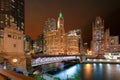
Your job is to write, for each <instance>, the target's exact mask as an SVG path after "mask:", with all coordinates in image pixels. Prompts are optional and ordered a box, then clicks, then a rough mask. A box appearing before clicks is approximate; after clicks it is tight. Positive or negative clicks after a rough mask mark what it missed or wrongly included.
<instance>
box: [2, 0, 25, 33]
mask: <svg viewBox="0 0 120 80" xmlns="http://www.w3.org/2000/svg"><path fill="white" fill-rule="evenodd" d="M11 23H15V24H17V29H19V30H20V31H23V32H24V0H0V29H4V27H6V26H10V25H11Z"/></svg>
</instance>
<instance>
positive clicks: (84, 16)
mask: <svg viewBox="0 0 120 80" xmlns="http://www.w3.org/2000/svg"><path fill="white" fill-rule="evenodd" d="M108 3H109V4H108ZM119 4H120V1H119V0H116V1H108V0H103V1H99V2H98V1H95V0H91V1H79V0H76V1H73V0H69V1H65V0H56V1H52V0H49V1H48V0H44V1H38V0H34V1H32V0H29V1H27V0H26V1H25V33H26V34H28V35H30V36H31V37H32V39H36V38H37V36H38V34H40V33H42V31H43V25H44V22H45V21H46V20H47V19H48V18H55V19H56V20H57V18H58V14H59V12H60V11H61V12H62V13H63V17H64V19H65V32H68V31H69V30H72V29H77V28H81V30H82V36H83V40H84V42H88V41H90V40H91V32H92V22H93V21H94V20H95V17H97V16H101V17H102V18H103V19H104V21H105V27H107V28H108V27H109V28H110V31H111V34H112V35H120V33H119V30H118V27H119V25H118V24H119V21H120V20H119V19H120V16H119V13H120V6H119ZM114 29H115V30H116V31H115V30H114ZM88 43H89V42H88Z"/></svg>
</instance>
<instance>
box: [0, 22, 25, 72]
mask: <svg viewBox="0 0 120 80" xmlns="http://www.w3.org/2000/svg"><path fill="white" fill-rule="evenodd" d="M0 33H1V34H0V36H1V37H0V55H1V56H2V57H3V58H4V62H6V63H9V64H8V65H7V64H6V65H7V67H8V69H12V68H14V67H17V68H19V69H21V70H23V71H24V70H26V58H25V54H24V44H23V43H24V42H23V32H22V31H19V30H17V29H16V25H15V24H14V23H13V24H11V26H7V27H5V28H4V30H1V31H0Z"/></svg>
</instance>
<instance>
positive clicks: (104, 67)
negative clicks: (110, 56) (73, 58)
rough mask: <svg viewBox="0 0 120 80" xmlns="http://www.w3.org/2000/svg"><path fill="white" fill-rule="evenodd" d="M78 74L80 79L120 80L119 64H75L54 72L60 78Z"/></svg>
mask: <svg viewBox="0 0 120 80" xmlns="http://www.w3.org/2000/svg"><path fill="white" fill-rule="evenodd" d="M76 74H77V75H79V76H80V77H81V79H82V80H120V78H119V74H120V64H102V63H100V64H95V63H94V64H76V65H74V66H72V67H70V68H68V69H64V70H62V71H61V72H59V73H57V74H55V75H54V76H55V77H60V78H61V79H62V80H64V79H66V78H67V77H69V78H72V77H74V76H75V75H76Z"/></svg>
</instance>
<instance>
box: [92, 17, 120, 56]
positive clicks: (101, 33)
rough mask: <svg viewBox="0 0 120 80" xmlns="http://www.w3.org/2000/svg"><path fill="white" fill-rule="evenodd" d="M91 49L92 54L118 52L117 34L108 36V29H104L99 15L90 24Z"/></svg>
mask: <svg viewBox="0 0 120 80" xmlns="http://www.w3.org/2000/svg"><path fill="white" fill-rule="evenodd" d="M91 50H92V53H93V54H94V55H98V54H105V53H113V52H115V53H116V52H120V44H119V36H110V30H109V29H106V30H104V20H102V18H101V17H96V20H95V23H93V25H92V41H91Z"/></svg>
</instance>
